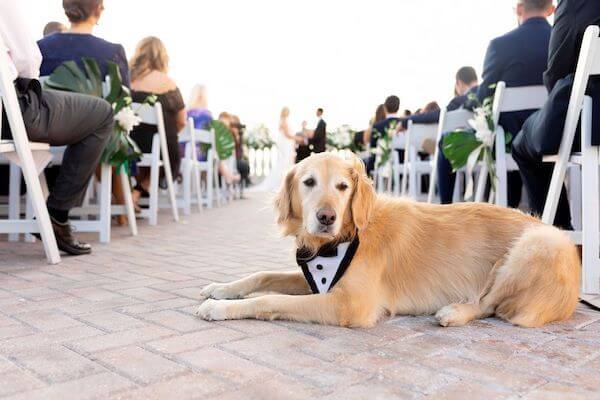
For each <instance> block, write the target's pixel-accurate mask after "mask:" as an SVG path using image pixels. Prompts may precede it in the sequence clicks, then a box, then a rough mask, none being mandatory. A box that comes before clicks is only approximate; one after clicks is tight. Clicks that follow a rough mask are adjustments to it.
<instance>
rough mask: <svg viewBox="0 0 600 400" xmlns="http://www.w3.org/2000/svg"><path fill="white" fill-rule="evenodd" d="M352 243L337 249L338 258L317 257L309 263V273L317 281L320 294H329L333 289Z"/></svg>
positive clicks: (341, 244) (341, 245) (342, 244)
mask: <svg viewBox="0 0 600 400" xmlns="http://www.w3.org/2000/svg"><path fill="white" fill-rule="evenodd" d="M348 246H350V242H346V243H340V244H339V246H338V247H337V249H338V252H337V253H338V254H337V256H336V257H316V258H314V259H313V260H311V261H308V262H307V263H306V265H307V266H308V272H309V273H310V275H311V276H312V278H313V281H315V285H316V286H317V288H318V289H319V293H327V292H328V291H329V288H330V287H331V283H332V282H333V279H334V278H335V275H336V273H337V271H338V269H339V268H340V266H341V264H342V260H343V259H344V256H345V255H346V252H347V251H348Z"/></svg>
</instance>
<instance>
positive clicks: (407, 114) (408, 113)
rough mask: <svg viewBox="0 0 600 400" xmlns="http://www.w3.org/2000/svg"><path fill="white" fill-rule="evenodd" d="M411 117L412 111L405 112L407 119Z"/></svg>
mask: <svg viewBox="0 0 600 400" xmlns="http://www.w3.org/2000/svg"><path fill="white" fill-rule="evenodd" d="M411 115H412V111H410V110H408V109H406V110H404V116H405V117H410V116H411Z"/></svg>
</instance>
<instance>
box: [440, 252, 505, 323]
mask: <svg viewBox="0 0 600 400" xmlns="http://www.w3.org/2000/svg"><path fill="white" fill-rule="evenodd" d="M505 261H506V257H503V258H502V259H501V260H499V261H498V262H496V264H495V265H494V267H493V268H492V270H491V271H490V273H489V277H488V280H487V282H486V284H485V286H484V288H483V290H482V291H481V294H480V295H479V298H478V299H477V301H476V302H473V303H454V304H450V305H448V306H446V307H443V308H441V309H440V310H439V311H438V312H437V313H436V314H435V317H436V319H437V320H438V322H439V324H440V325H442V326H463V325H466V324H467V323H469V322H471V321H473V320H474V319H479V318H486V317H489V316H490V315H492V314H494V309H495V308H496V305H497V304H498V302H499V298H501V297H502V295H501V293H499V292H498V289H499V288H498V286H497V285H495V282H496V278H497V274H498V271H499V270H500V268H501V267H502V266H503V265H504V263H505Z"/></svg>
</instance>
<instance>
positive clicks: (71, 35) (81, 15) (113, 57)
mask: <svg viewBox="0 0 600 400" xmlns="http://www.w3.org/2000/svg"><path fill="white" fill-rule="evenodd" d="M63 8H64V12H65V14H66V16H67V18H68V19H69V21H70V23H71V26H70V28H69V29H68V30H66V31H65V32H62V31H60V30H59V31H58V32H55V33H54V34H52V35H46V34H45V35H44V38H43V39H41V40H40V41H38V46H39V47H40V51H41V52H42V65H41V67H40V71H41V75H42V76H46V75H50V74H52V72H54V70H55V69H56V68H57V67H58V66H60V65H61V64H62V63H64V62H65V61H75V62H77V64H78V65H79V67H80V68H82V69H83V61H82V59H83V58H84V57H89V58H93V59H95V60H96V61H97V62H98V65H99V67H100V72H101V73H102V74H103V76H106V74H107V62H108V61H112V62H115V63H117V64H118V65H119V68H120V72H121V78H122V79H123V83H124V84H125V85H126V86H129V68H128V66H127V58H126V57H125V50H124V49H123V46H121V45H120V44H114V43H110V42H107V41H106V40H104V39H100V38H98V37H96V36H94V35H92V32H93V29H94V27H95V26H96V25H97V24H98V21H99V20H100V18H101V16H102V13H103V12H104V5H103V0H64V1H63ZM59 25H62V24H59ZM51 28H52V26H51ZM56 28H57V29H60V26H58V27H56ZM59 169H60V167H52V168H48V169H47V170H46V176H47V178H48V183H49V185H50V186H52V185H53V184H54V181H55V179H56V175H57V174H58V170H59ZM112 191H113V194H114V195H115V200H116V204H125V197H124V195H123V192H122V187H121V185H120V184H119V180H118V179H116V174H114V173H113V187H112ZM117 221H118V223H119V224H120V225H125V224H126V223H127V216H126V215H119V216H118V217H117Z"/></svg>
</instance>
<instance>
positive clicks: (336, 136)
mask: <svg viewBox="0 0 600 400" xmlns="http://www.w3.org/2000/svg"><path fill="white" fill-rule="evenodd" d="M353 144H354V132H353V131H352V129H350V126H349V125H342V126H340V127H339V128H337V129H336V130H335V131H333V132H329V133H327V147H328V148H329V149H331V150H333V149H334V150H351V151H354V149H353V147H354V146H353Z"/></svg>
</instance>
